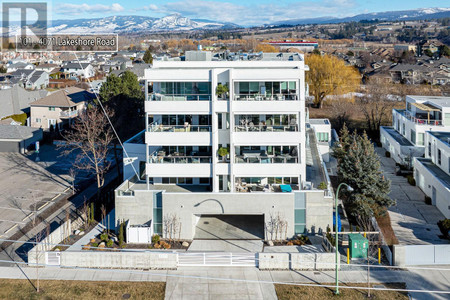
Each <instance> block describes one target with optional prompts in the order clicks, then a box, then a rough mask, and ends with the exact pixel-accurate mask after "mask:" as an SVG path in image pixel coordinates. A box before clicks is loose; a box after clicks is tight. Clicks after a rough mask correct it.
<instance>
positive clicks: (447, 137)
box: [428, 131, 450, 146]
mask: <svg viewBox="0 0 450 300" xmlns="http://www.w3.org/2000/svg"><path fill="white" fill-rule="evenodd" d="M428 133H429V134H431V135H432V136H434V137H436V138H437V139H439V140H440V141H441V142H443V143H444V144H447V145H448V146H450V132H443V131H429V132H428Z"/></svg>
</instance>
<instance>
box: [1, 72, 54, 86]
mask: <svg viewBox="0 0 450 300" xmlns="http://www.w3.org/2000/svg"><path fill="white" fill-rule="evenodd" d="M9 77H10V78H9V80H10V82H11V83H12V84H19V85H20V86H22V87H24V88H26V89H29V90H35V89H44V88H46V87H48V83H49V75H48V73H47V72H44V71H37V70H34V69H32V70H27V69H19V70H16V71H14V72H12V73H11V75H10V76H9Z"/></svg>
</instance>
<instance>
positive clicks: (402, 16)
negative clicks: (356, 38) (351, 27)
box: [270, 8, 450, 26]
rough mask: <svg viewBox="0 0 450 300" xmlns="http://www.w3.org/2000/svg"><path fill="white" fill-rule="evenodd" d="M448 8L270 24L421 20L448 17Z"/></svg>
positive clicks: (449, 10)
mask: <svg viewBox="0 0 450 300" xmlns="http://www.w3.org/2000/svg"><path fill="white" fill-rule="evenodd" d="M449 17H450V8H419V9H413V10H400V11H387V12H376V13H367V14H360V15H356V16H353V17H346V18H333V17H318V18H308V19H293V20H284V21H279V22H275V23H272V24H270V25H275V26H279V25H305V24H327V23H344V22H352V21H354V22H358V21H361V20H375V19H378V20H380V21H396V20H400V21H407V20H423V19H438V18H449Z"/></svg>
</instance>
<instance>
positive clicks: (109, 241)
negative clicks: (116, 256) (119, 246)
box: [106, 240, 114, 248]
mask: <svg viewBox="0 0 450 300" xmlns="http://www.w3.org/2000/svg"><path fill="white" fill-rule="evenodd" d="M113 245H114V241H113V240H108V241H107V242H106V247H108V248H111V247H112V246H113Z"/></svg>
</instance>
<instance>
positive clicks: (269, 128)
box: [234, 124, 298, 132]
mask: <svg viewBox="0 0 450 300" xmlns="http://www.w3.org/2000/svg"><path fill="white" fill-rule="evenodd" d="M234 131H235V132H287V131H290V132H292V131H298V125H297V124H295V125H236V126H235V127H234Z"/></svg>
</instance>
